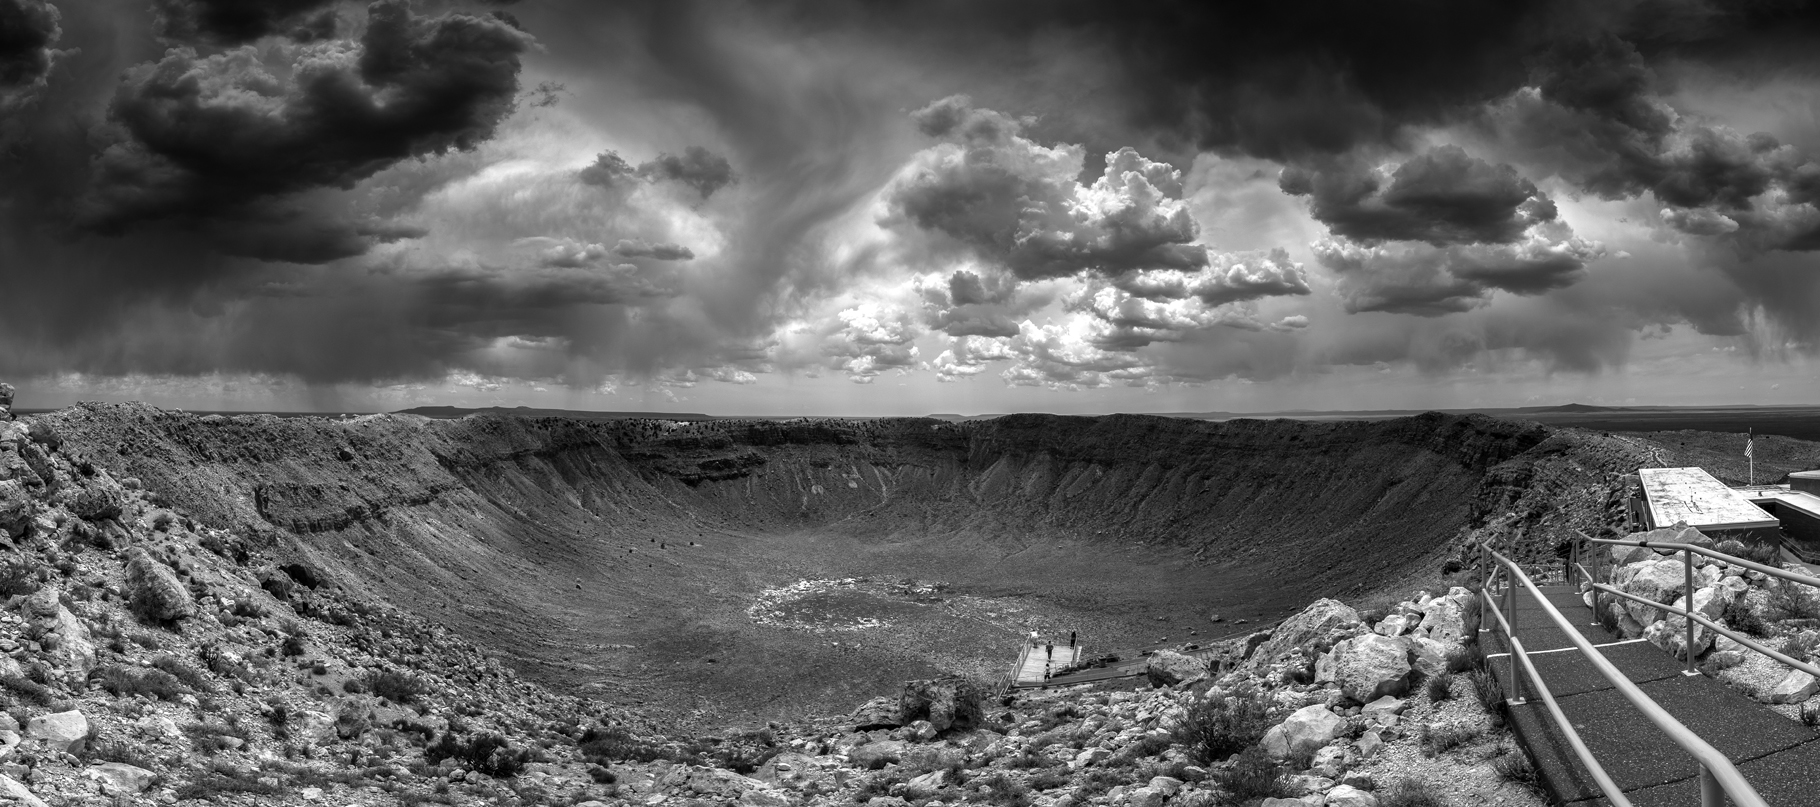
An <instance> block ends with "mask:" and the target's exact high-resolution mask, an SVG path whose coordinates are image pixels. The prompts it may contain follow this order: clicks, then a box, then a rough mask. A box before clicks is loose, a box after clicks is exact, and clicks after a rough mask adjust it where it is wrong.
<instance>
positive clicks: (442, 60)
mask: <svg viewBox="0 0 1820 807" xmlns="http://www.w3.org/2000/svg"><path fill="white" fill-rule="evenodd" d="M528 42H529V40H528V38H527V37H526V36H525V35H524V34H522V33H520V32H518V31H516V30H514V29H512V28H511V27H510V26H507V25H505V24H503V23H501V22H499V21H497V20H494V19H492V18H488V17H477V16H472V15H467V14H449V15H444V16H441V17H433V18H425V17H418V16H416V15H413V14H412V13H411V12H410V10H409V7H408V6H407V5H406V4H405V3H403V2H400V1H399V0H381V2H376V3H374V4H373V5H372V6H371V7H370V10H369V18H368V21H367V28H366V31H365V33H364V34H363V36H362V38H361V40H360V43H359V45H358V46H357V47H350V46H348V45H347V44H345V43H340V42H322V43H311V44H296V43H285V44H281V45H274V46H267V47H263V48H256V47H254V46H251V45H248V46H243V47H238V48H232V49H229V50H226V51H223V52H221V53H216V54H213V55H208V56H203V55H199V54H198V53H197V52H196V51H194V50H192V49H189V48H173V49H171V50H170V51H168V52H167V53H166V54H165V56H164V57H163V58H162V59H160V60H158V61H157V62H152V63H148V64H144V65H140V66H137V67H134V68H132V69H131V70H129V71H127V74H126V76H125V77H124V79H123V80H122V82H121V84H120V87H119V89H118V90H117V91H116V93H115V95H114V98H113V101H112V103H111V104H110V105H109V108H108V117H109V120H110V122H111V123H112V124H113V127H114V128H113V138H114V142H113V143H112V144H111V145H109V146H108V147H107V148H106V149H104V150H103V151H102V153H101V154H100V155H99V156H98V157H97V158H96V159H95V163H94V179H93V186H92V187H91V189H90V193H89V195H88V196H87V198H86V200H85V207H86V210H85V218H86V221H87V222H88V223H89V224H90V225H91V226H94V227H96V228H99V229H102V230H104V231H109V232H119V231H121V230H125V229H129V228H131V227H134V226H137V225H141V224H144V223H146V222H149V221H154V220H160V219H174V220H176V221H178V222H180V223H188V224H192V225H200V226H201V227H202V228H203V229H207V230H211V231H219V230H221V229H231V225H230V226H228V227H221V226H215V225H218V223H219V222H229V223H236V224H237V223H238V222H240V221H243V220H245V219H247V218H249V217H251V218H255V219H259V220H263V221H264V222H267V223H268V224H270V225H274V226H276V225H279V224H280V223H281V222H285V221H288V222H290V223H291V224H294V225H295V227H296V229H297V230H298V231H299V232H298V234H297V236H296V237H298V238H300V239H303V238H307V237H308V234H309V233H310V232H318V233H322V234H324V235H325V238H324V239H323V240H324V242H325V243H324V245H323V246H322V247H320V248H318V249H315V250H308V249H300V250H296V251H295V253H294V254H293V255H292V256H291V258H290V259H297V260H326V259H330V258H334V257H342V256H345V255H348V254H356V253H358V252H360V251H362V250H363V248H364V247H365V246H366V245H367V244H369V243H371V239H366V238H362V237H360V233H359V230H358V228H357V227H355V226H353V225H347V224H340V225H338V224H336V223H335V222H333V220H332V219H331V220H325V219H324V217H323V216H320V215H315V214H312V213H310V212H308V211H307V210H306V209H305V208H303V207H298V206H291V205H287V199H288V198H289V197H292V196H294V195H296V194H299V193H302V192H305V191H310V190H315V189H322V188H348V187H351V186H353V185H354V184H355V183H357V182H359V181H361V180H363V179H366V178H368V177H371V176H372V175H374V174H375V173H378V172H379V171H381V170H383V169H385V168H386V167H388V166H390V165H393V164H395V163H397V162H399V161H401V160H405V159H408V158H410V157H418V156H424V155H429V154H436V153H440V152H444V151H448V150H462V149H471V148H473V147H474V146H476V145H477V144H479V143H480V142H481V141H484V140H486V139H487V138H489V137H491V136H492V135H493V133H494V131H495V129H496V128H497V126H498V124H499V122H500V120H501V119H502V118H503V117H504V116H505V114H506V113H507V112H509V111H510V110H511V106H512V98H513V95H514V93H515V92H516V91H517V88H518V71H519V56H520V54H522V53H523V51H524V50H525V48H526V47H527V45H528ZM350 236H351V237H350Z"/></svg>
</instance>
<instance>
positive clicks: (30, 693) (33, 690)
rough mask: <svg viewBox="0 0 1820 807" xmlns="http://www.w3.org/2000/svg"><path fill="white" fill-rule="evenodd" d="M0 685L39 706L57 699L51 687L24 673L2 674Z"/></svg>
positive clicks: (47, 704)
mask: <svg viewBox="0 0 1820 807" xmlns="http://www.w3.org/2000/svg"><path fill="white" fill-rule="evenodd" d="M0 686H4V687H5V688H6V690H7V691H8V692H11V693H13V694H14V695H16V696H18V697H19V699H20V700H23V701H25V702H27V703H33V704H37V705H39V706H49V705H50V704H51V701H53V700H55V699H56V697H57V696H56V693H54V692H52V691H51V688H50V687H47V686H45V685H43V684H40V683H38V682H37V681H33V680H32V679H30V678H27V677H25V676H23V675H6V676H0Z"/></svg>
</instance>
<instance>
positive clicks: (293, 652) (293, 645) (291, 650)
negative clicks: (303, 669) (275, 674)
mask: <svg viewBox="0 0 1820 807" xmlns="http://www.w3.org/2000/svg"><path fill="white" fill-rule="evenodd" d="M303 650H304V647H303V637H302V636H299V635H297V634H295V633H293V634H291V635H289V636H286V637H284V644H283V646H282V647H281V648H280V652H281V653H282V654H283V655H284V657H285V658H291V657H292V656H301V655H303Z"/></svg>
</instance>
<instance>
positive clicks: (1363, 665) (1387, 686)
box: [1334, 633, 1413, 703]
mask: <svg viewBox="0 0 1820 807" xmlns="http://www.w3.org/2000/svg"><path fill="white" fill-rule="evenodd" d="M1342 647H1344V650H1342V649H1341V648H1342ZM1409 657H1410V642H1409V641H1408V640H1406V639H1400V638H1399V639H1392V638H1390V637H1388V636H1379V635H1377V634H1375V633H1368V634H1365V635H1363V636H1359V637H1357V638H1354V639H1349V640H1347V641H1345V642H1342V643H1341V644H1340V645H1336V646H1335V647H1334V661H1335V671H1334V680H1335V681H1336V682H1338V683H1339V685H1340V691H1341V692H1343V693H1345V695H1346V697H1348V698H1351V699H1353V700H1355V701H1359V702H1360V703H1369V702H1371V701H1374V700H1377V699H1378V698H1381V697H1384V696H1385V695H1402V694H1403V693H1405V692H1408V691H1409V681H1410V678H1411V677H1412V673H1413V668H1412V667H1411V666H1410V663H1409Z"/></svg>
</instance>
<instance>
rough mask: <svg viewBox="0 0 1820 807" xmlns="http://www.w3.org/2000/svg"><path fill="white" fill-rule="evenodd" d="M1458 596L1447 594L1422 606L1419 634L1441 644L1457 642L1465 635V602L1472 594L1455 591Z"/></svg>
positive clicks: (1464, 591)
mask: <svg viewBox="0 0 1820 807" xmlns="http://www.w3.org/2000/svg"><path fill="white" fill-rule="evenodd" d="M1455 590H1456V591H1459V592H1461V593H1460V594H1451V593H1450V594H1448V595H1447V596H1445V597H1436V598H1434V599H1433V600H1430V601H1429V603H1428V604H1427V605H1425V606H1422V623H1421V625H1420V629H1421V632H1422V633H1423V635H1426V636H1427V637H1428V638H1430V639H1434V640H1436V641H1441V642H1458V641H1461V640H1462V639H1463V638H1464V637H1465V635H1466V602H1467V600H1470V599H1472V594H1471V593H1470V592H1467V591H1466V590H1465V589H1455Z"/></svg>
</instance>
